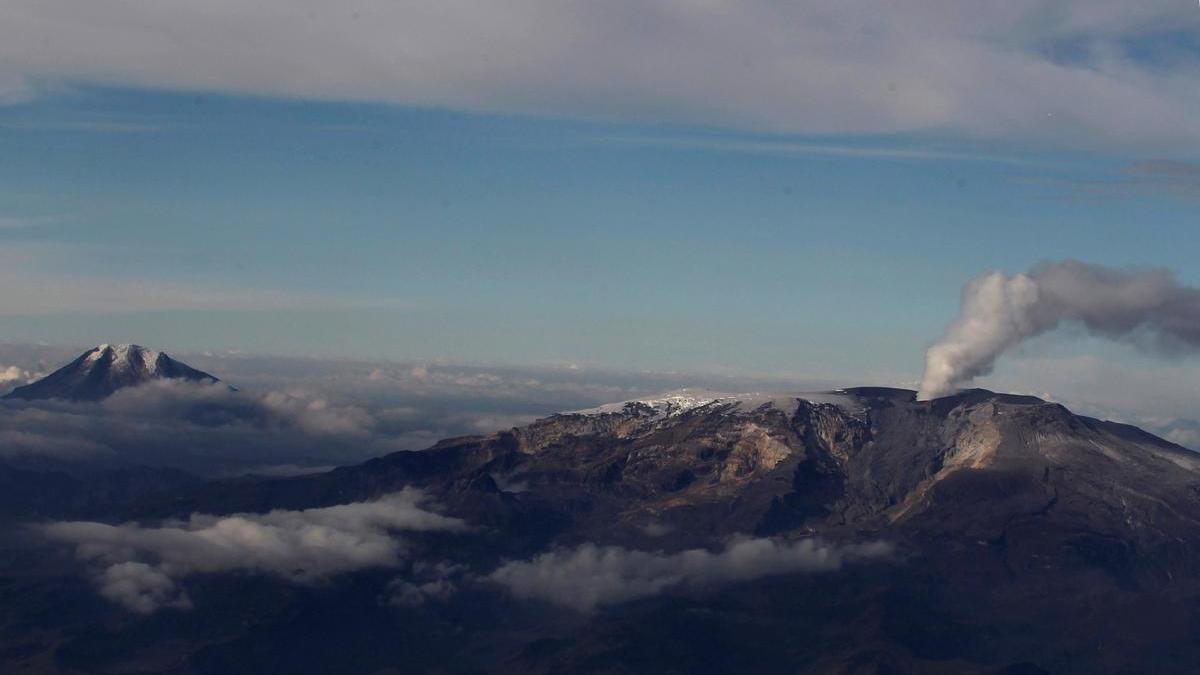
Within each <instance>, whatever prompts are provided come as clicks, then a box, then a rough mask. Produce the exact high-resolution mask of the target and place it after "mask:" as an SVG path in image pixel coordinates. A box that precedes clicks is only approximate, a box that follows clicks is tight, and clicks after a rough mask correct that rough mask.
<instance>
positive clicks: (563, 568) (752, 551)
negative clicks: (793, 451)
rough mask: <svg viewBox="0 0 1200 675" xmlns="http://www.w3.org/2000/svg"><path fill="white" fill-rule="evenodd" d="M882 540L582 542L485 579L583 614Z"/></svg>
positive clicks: (795, 569) (822, 562)
mask: <svg viewBox="0 0 1200 675" xmlns="http://www.w3.org/2000/svg"><path fill="white" fill-rule="evenodd" d="M891 550H892V549H891V546H890V545H888V544H886V543H883V542H875V543H869V544H859V545H852V546H836V545H833V544H826V543H821V542H819V541H816V540H813V539H804V540H801V541H797V542H781V541H777V540H774V539H742V540H738V541H734V542H732V543H731V544H730V545H729V546H728V547H727V548H725V550H723V551H721V552H719V553H712V552H710V551H706V550H703V549H693V550H688V551H683V552H680V553H674V554H664V553H649V552H644V551H633V550H629V549H626V548H621V547H619V546H596V545H595V544H583V545H581V546H579V547H578V548H575V549H573V550H557V551H551V552H549V553H543V554H541V555H539V556H536V557H535V558H533V559H532V560H527V561H515V562H509V563H506V564H504V565H503V566H501V567H500V568H499V569H497V570H496V571H494V572H493V573H492V574H491V575H490V576H489V577H488V578H489V579H490V580H491V581H494V582H496V583H498V584H500V585H502V586H504V587H506V588H508V590H509V591H511V592H512V594H513V595H514V596H516V597H518V598H524V599H538V600H545V601H547V602H551V603H554V604H556V605H562V606H564V607H570V608H573V609H576V610H579V611H581V612H589V611H592V610H594V609H595V608H596V607H598V606H602V605H613V604H618V603H622V602H627V601H629V600H635V599H638V598H643V597H648V596H652V595H657V594H659V593H662V592H664V591H666V590H667V589H669V588H672V587H677V586H684V585H687V586H706V585H714V584H725V583H734V582H739V581H750V580H752V579H758V578H761V577H766V576H772V575H777V574H794V573H801V572H826V571H833V570H837V569H839V568H841V566H842V565H843V564H845V563H846V562H849V561H853V560H861V559H867V558H879V557H883V556H886V555H888V554H889V553H890V552H891Z"/></svg>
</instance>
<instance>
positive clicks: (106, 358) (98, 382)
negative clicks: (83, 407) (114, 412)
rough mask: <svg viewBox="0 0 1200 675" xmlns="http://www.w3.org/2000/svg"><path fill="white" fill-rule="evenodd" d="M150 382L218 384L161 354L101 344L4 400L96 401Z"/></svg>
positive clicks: (137, 348)
mask: <svg viewBox="0 0 1200 675" xmlns="http://www.w3.org/2000/svg"><path fill="white" fill-rule="evenodd" d="M154 380H185V381H190V382H207V383H216V382H219V380H218V379H217V378H215V377H213V376H212V375H209V374H208V373H206V372H203V371H200V370H196V369H195V368H192V367H191V366H189V365H187V364H185V363H182V362H179V361H176V360H175V359H173V358H171V357H170V356H167V355H166V354H165V353H163V352H158V351H155V350H153V349H147V348H145V347H142V346H140V345H133V344H122V345H109V344H103V345H100V346H98V347H95V348H93V349H89V350H88V351H86V352H84V353H83V354H80V355H79V358H77V359H75V360H74V361H72V362H71V363H69V364H67V365H65V366H63V367H62V368H59V369H58V370H56V371H54V372H53V373H50V374H49V375H47V376H46V377H44V378H42V379H40V380H38V381H37V382H33V383H31V384H27V385H25V386H22V387H17V388H16V389H14V390H13V391H12V392H10V393H9V394H8V395H6V396H5V397H4V398H12V399H24V400H38V399H63V400H67V401H99V400H101V399H104V398H107V397H109V396H111V395H112V394H114V393H115V392H117V391H118V390H120V389H124V388H126V387H136V386H138V385H140V384H145V383H147V382H152V381H154Z"/></svg>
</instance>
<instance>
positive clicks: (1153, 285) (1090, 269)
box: [917, 260, 1200, 400]
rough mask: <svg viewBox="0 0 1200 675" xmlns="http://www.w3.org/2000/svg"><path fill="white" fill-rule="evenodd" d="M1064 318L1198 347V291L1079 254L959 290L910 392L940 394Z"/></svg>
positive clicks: (1120, 334) (1143, 339)
mask: <svg viewBox="0 0 1200 675" xmlns="http://www.w3.org/2000/svg"><path fill="white" fill-rule="evenodd" d="M1064 323H1077V324H1079V325H1082V326H1083V327H1084V328H1086V329H1087V330H1088V331H1089V332H1090V333H1092V334H1093V335H1099V336H1102V337H1107V338H1110V339H1113V340H1122V341H1129V342H1132V343H1134V344H1136V345H1137V346H1139V347H1141V348H1143V349H1146V350H1149V351H1153V352H1161V353H1172V352H1174V353H1178V352H1188V351H1198V350H1200V289H1197V288H1192V287H1188V286H1183V285H1181V284H1180V283H1179V282H1178V281H1177V280H1176V279H1175V276H1174V275H1173V274H1171V272H1170V271H1169V270H1166V269H1161V268H1154V269H1135V270H1119V269H1113V268H1110V267H1103V266H1100V265H1092V264H1088V263H1084V262H1080V261H1078V260H1063V261H1060V262H1041V263H1038V264H1037V265H1035V266H1034V267H1033V269H1032V270H1030V271H1029V273H1028V274H1017V275H1015V276H1007V275H1005V274H1004V273H1002V272H989V273H987V274H984V275H982V276H979V277H976V278H975V279H973V280H971V281H970V282H969V283H968V284H967V285H966V286H965V287H964V288H963V295H962V307H961V309H960V310H959V316H958V318H957V319H956V320H955V321H954V323H952V324H950V327H949V328H947V329H946V334H945V336H943V337H942V339H941V340H939V341H938V342H937V343H936V344H934V345H933V346H932V347H930V348H929V351H928V352H927V353H926V357H925V376H924V377H923V378H922V380H921V390H920V392H918V394H917V398H919V399H922V400H925V399H931V398H937V397H939V396H946V395H948V394H951V393H953V392H954V391H955V389H957V388H959V387H961V386H962V385H964V384H966V383H968V382H970V381H971V380H972V379H973V378H975V377H977V376H979V375H986V374H987V373H989V372H991V370H992V365H993V364H994V363H995V361H996V359H997V358H998V357H999V356H1000V355H1001V354H1003V353H1004V352H1006V351H1008V350H1009V349H1011V348H1012V347H1014V346H1016V345H1017V344H1020V343H1021V342H1022V341H1024V340H1026V339H1028V338H1031V337H1033V336H1035V335H1040V334H1042V333H1045V332H1047V331H1050V330H1053V329H1054V328H1057V327H1058V326H1060V325H1062V324H1064Z"/></svg>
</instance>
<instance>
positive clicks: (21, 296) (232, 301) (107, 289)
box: [0, 217, 413, 316]
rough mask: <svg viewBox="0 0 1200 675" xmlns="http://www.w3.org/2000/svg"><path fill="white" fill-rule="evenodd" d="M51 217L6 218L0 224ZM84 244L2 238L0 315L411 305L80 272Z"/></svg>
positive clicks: (26, 224)
mask: <svg viewBox="0 0 1200 675" xmlns="http://www.w3.org/2000/svg"><path fill="white" fill-rule="evenodd" d="M47 222H53V221H50V220H48V219H37V218H34V219H25V218H15V217H9V218H8V219H7V220H6V221H5V220H0V230H3V229H28V228H32V227H36V226H38V225H42V224H46V223H47ZM84 254H85V251H83V250H82V249H81V248H80V247H77V246H73V245H70V244H49V245H48V244H43V243H30V242H20V241H18V242H8V243H6V244H5V246H4V248H3V249H2V250H0V316H38V315H47V314H63V313H88V314H117V313H129V312H153V311H165V310H269V309H282V310H306V309H334V308H339V309H410V308H412V307H413V303H411V302H409V301H408V300H406V299H401V298H390V297H371V296H362V295H342V294H336V293H323V292H309V291H298V290H283V289H270V288H247V287H243V286H233V285H221V284H211V283H204V284H202V283H187V282H181V281H174V280H169V279H161V278H137V277H113V276H96V275H85V274H78V273H74V272H72V271H71V267H72V266H73V264H75V262H76V261H78V260H79V259H80V258H83V257H85V255H84Z"/></svg>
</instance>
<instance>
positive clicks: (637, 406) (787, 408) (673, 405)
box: [568, 388, 862, 419]
mask: <svg viewBox="0 0 1200 675" xmlns="http://www.w3.org/2000/svg"><path fill="white" fill-rule="evenodd" d="M801 401H806V402H808V403H813V404H830V405H836V406H838V407H841V408H844V409H847V410H849V411H851V412H856V411H857V410H859V409H860V408H861V407H862V406H861V405H860V404H859V403H858V402H857V401H855V400H854V398H853V397H852V396H849V395H847V394H845V393H842V392H840V391H833V392H789V393H767V392H746V393H738V394H730V393H721V392H715V391H712V390H709V389H692V388H685V389H676V390H674V391H669V392H666V393H663V394H659V395H658V396H654V397H651V398H644V399H636V400H632V401H619V402H616V403H606V404H604V405H600V406H596V407H594V408H586V409H583V410H574V411H571V412H570V413H568V414H574V415H605V414H621V413H628V414H638V413H645V412H646V409H649V413H650V416H651V417H653V418H655V419H666V418H670V417H676V416H678V415H682V414H684V413H688V412H691V411H693V410H697V409H700V408H704V407H708V406H726V405H729V406H732V411H733V412H743V413H748V412H752V411H754V410H757V409H759V408H761V407H762V406H764V405H768V406H770V407H772V408H776V409H778V410H781V411H783V412H784V413H786V414H788V415H792V414H795V412H796V409H797V408H798V407H799V405H800V402H801Z"/></svg>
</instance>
